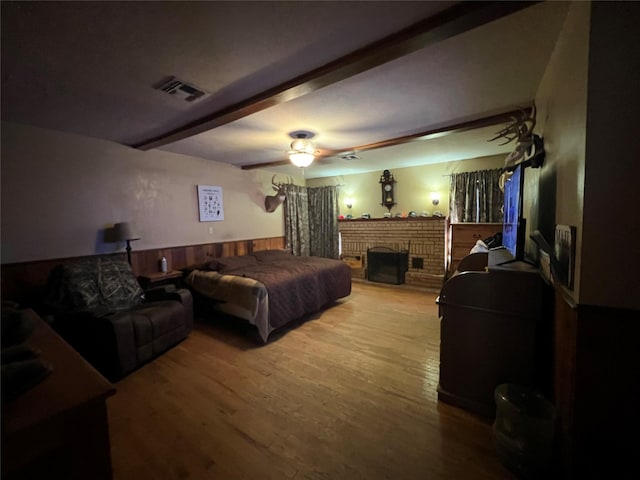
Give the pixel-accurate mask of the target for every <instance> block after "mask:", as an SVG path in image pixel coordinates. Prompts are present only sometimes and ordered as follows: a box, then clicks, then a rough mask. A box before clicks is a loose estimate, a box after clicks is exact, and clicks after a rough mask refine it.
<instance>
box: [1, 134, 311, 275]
mask: <svg viewBox="0 0 640 480" xmlns="http://www.w3.org/2000/svg"><path fill="white" fill-rule="evenodd" d="M1 167H2V234H1V238H2V245H1V255H2V263H12V262H20V261H30V260H43V259H51V258H65V257H73V256H81V255H91V254H96V253H107V252H113V251H121V250H122V249H123V247H124V245H121V244H114V243H105V241H104V229H105V228H107V227H109V226H111V225H112V224H113V223H116V222H122V221H130V222H135V223H136V225H137V228H138V231H139V233H140V235H141V237H142V238H141V239H140V240H137V241H134V242H132V248H133V249H134V250H136V249H137V250H144V249H149V248H161V247H169V246H177V245H195V244H200V243H211V242H218V241H227V240H242V239H249V238H265V237H275V236H281V235H284V222H283V214H282V208H281V207H280V208H278V210H276V211H275V212H274V213H267V212H266V211H265V209H264V197H265V194H267V193H268V194H272V193H273V191H272V189H271V183H270V180H271V175H270V174H269V173H268V172H260V171H257V170H252V171H243V170H240V169H238V168H235V167H231V166H229V165H226V164H223V163H217V162H211V161H208V160H204V159H201V158H195V157H189V156H184V155H177V154H173V153H168V152H162V151H159V150H152V151H147V152H143V151H139V150H135V149H132V148H129V147H125V146H122V145H119V144H116V143H112V142H108V141H102V140H97V139H93V138H88V137H82V136H78V135H69V134H64V133H60V132H55V131H51V130H43V129H40V128H33V127H27V126H22V125H16V124H11V123H5V122H3V123H2V165H1ZM298 181H300V179H296V182H298ZM198 184H201V185H217V186H221V187H222V189H223V203H224V220H223V221H219V222H200V221H199V214H198V199H197V193H196V191H197V190H196V189H197V185H198ZM209 229H212V230H211V233H210V231H209Z"/></svg>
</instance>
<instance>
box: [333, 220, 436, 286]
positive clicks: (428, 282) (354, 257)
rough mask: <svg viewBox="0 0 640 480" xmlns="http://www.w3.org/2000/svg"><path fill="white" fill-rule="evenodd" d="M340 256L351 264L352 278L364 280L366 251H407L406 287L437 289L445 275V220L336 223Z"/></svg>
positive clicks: (342, 221)
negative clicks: (382, 248) (375, 248)
mask: <svg viewBox="0 0 640 480" xmlns="http://www.w3.org/2000/svg"><path fill="white" fill-rule="evenodd" d="M338 223H339V226H340V233H341V234H342V257H343V259H344V260H345V261H347V262H348V263H349V264H351V265H352V274H353V277H354V278H366V269H367V264H366V263H367V249H369V248H372V247H389V248H392V249H394V250H408V251H409V271H408V272H407V274H406V276H405V282H406V284H407V285H415V286H421V287H427V288H436V289H439V288H440V287H441V286H442V281H443V278H444V272H445V231H446V230H445V227H446V220H445V219H444V218H440V217H427V218H422V217H418V218H372V219H369V220H366V219H354V220H340V221H339V222H338Z"/></svg>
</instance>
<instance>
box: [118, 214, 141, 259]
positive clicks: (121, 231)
mask: <svg viewBox="0 0 640 480" xmlns="http://www.w3.org/2000/svg"><path fill="white" fill-rule="evenodd" d="M113 229H114V230H115V233H116V235H115V236H116V240H117V241H118V242H124V241H126V242H127V260H128V261H129V265H132V263H131V242H132V241H133V240H140V235H138V232H136V229H135V227H134V226H133V225H132V224H131V223H129V222H121V223H116V224H115V225H114V226H113Z"/></svg>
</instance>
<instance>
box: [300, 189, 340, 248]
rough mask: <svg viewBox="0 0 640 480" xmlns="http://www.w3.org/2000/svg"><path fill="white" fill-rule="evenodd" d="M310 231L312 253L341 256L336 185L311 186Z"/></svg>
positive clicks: (309, 190)
mask: <svg viewBox="0 0 640 480" xmlns="http://www.w3.org/2000/svg"><path fill="white" fill-rule="evenodd" d="M308 192H309V233H310V235H311V255H315V256H318V257H327V258H335V259H337V258H338V257H339V247H338V244H339V232H338V189H337V187H335V186H327V187H317V188H309V189H308Z"/></svg>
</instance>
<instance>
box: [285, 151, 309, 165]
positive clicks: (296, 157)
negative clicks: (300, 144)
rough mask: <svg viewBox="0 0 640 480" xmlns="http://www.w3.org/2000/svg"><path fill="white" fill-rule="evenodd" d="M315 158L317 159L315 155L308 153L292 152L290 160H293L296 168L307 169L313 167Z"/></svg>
mask: <svg viewBox="0 0 640 480" xmlns="http://www.w3.org/2000/svg"><path fill="white" fill-rule="evenodd" d="M314 158H315V157H314V155H313V153H306V152H290V153H289V160H291V163H293V164H294V165H295V166H296V167H300V168H305V167H308V166H309V165H311V162H313V160H314Z"/></svg>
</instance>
